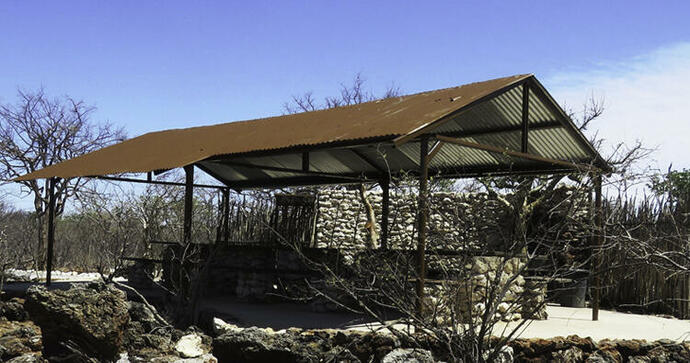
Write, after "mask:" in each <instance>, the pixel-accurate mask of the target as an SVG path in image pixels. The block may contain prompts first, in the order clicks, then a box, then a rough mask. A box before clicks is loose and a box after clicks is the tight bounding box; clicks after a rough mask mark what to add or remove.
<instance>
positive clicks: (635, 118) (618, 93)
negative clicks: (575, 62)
mask: <svg viewBox="0 0 690 363" xmlns="http://www.w3.org/2000/svg"><path fill="white" fill-rule="evenodd" d="M544 85H545V86H546V87H547V89H549V91H550V92H551V93H552V94H553V96H554V97H555V98H556V100H558V102H560V103H561V104H566V105H568V106H570V107H574V108H575V109H576V110H577V107H578V106H579V105H581V104H583V103H584V102H585V101H586V100H587V99H588V98H589V97H591V96H592V95H594V97H595V98H599V97H603V98H604V100H605V107H606V108H605V111H604V114H603V116H602V117H601V119H600V120H598V121H596V123H595V124H594V125H593V126H592V130H591V131H596V130H598V131H599V135H600V136H602V137H604V138H605V139H606V140H607V141H608V145H609V146H610V145H611V144H615V143H617V142H620V141H625V142H627V143H632V142H634V141H635V140H638V139H639V140H641V141H642V142H643V143H644V144H645V145H646V146H648V147H658V151H657V152H655V153H654V154H653V155H652V159H653V160H650V166H651V167H654V168H660V169H665V168H667V167H668V164H669V163H673V167H674V168H676V169H678V168H690V142H689V139H690V43H678V44H674V45H672V46H668V47H664V48H660V49H657V50H655V51H653V52H651V53H648V54H643V55H640V56H637V57H634V58H631V59H627V60H618V61H615V62H606V63H600V64H596V65H595V66H593V67H592V68H591V69H587V70H582V71H567V72H561V73H558V74H555V75H553V76H551V77H548V78H546V79H544ZM604 152H605V151H604Z"/></svg>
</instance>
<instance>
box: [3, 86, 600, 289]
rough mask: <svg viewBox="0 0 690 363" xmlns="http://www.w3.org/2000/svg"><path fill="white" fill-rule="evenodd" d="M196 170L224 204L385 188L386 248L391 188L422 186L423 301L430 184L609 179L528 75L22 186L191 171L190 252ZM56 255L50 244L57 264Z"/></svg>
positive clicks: (177, 137) (168, 149) (106, 157)
mask: <svg viewBox="0 0 690 363" xmlns="http://www.w3.org/2000/svg"><path fill="white" fill-rule="evenodd" d="M194 166H196V167H197V168H199V169H200V170H202V171H204V172H206V173H207V174H209V175H210V176H211V177H213V178H215V179H217V180H218V181H219V182H221V183H222V184H223V187H222V188H225V189H226V192H227V189H235V190H242V189H249V188H275V187H284V186H301V185H324V184H351V183H363V182H379V183H380V184H381V186H382V188H383V199H384V200H383V212H382V214H383V215H382V235H381V244H382V246H383V247H384V248H385V247H386V241H387V231H388V226H387V224H388V194H389V193H388V186H389V183H390V180H391V178H394V177H396V176H398V175H401V174H403V173H405V174H414V175H417V176H418V177H419V180H420V188H419V189H420V197H419V203H420V208H419V210H420V211H421V212H420V213H419V217H418V229H417V230H418V245H417V258H418V261H417V264H418V269H419V271H418V276H419V279H418V284H417V293H418V297H419V300H420V301H421V297H422V295H423V286H424V276H425V257H424V256H425V249H426V214H425V212H424V211H425V210H426V194H427V180H428V178H429V176H430V175H434V176H436V177H443V178H462V177H476V176H482V175H520V174H555V173H593V174H594V175H597V178H600V175H601V173H605V172H607V171H608V166H607V164H606V162H605V161H604V160H603V158H602V157H601V156H600V155H599V154H598V153H597V151H596V150H595V149H594V147H593V146H592V145H591V144H590V143H589V142H588V141H587V139H586V138H585V137H584V136H583V135H582V133H581V132H580V131H579V130H578V129H577V127H575V125H574V124H573V122H572V121H571V120H570V118H569V117H568V116H567V114H566V113H565V112H564V111H563V110H562V109H561V108H560V107H559V106H558V104H557V103H556V102H555V101H554V100H553V98H552V97H551V96H550V95H549V93H548V92H547V91H546V90H545V88H544V87H543V86H542V85H541V83H540V82H539V81H538V80H537V79H536V78H535V77H534V76H533V75H529V74H528V75H517V76H511V77H505V78H499V79H494V80H489V81H485V82H477V83H471V84H467V85H463V86H459V87H453V88H446V89H441V90H436V91H430V92H422V93H418V94H413V95H407V96H402V97H392V98H387V99H383V100H377V101H372V102H367V103H362V104H357V105H351V106H345V107H338V108H333V109H327V110H320V111H313V112H305V113H298V114H291V115H283V116H277V117H270V118H263V119H257V120H249V121H239V122H231V123H224V124H218V125H212V126H203V127H193V128H187V129H173V130H165V131H159V132H153V133H148V134H145V135H142V136H139V137H135V138H132V139H129V140H126V141H124V142H121V143H119V144H115V145H112V146H109V147H106V148H103V149H100V150H97V151H94V152H92V153H89V154H86V155H82V156H79V157H76V158H74V159H70V160H67V161H64V162H61V163H58V164H55V165H52V166H49V167H47V168H44V169H41V170H37V171H34V172H32V173H30V174H27V175H24V176H21V177H19V178H17V180H27V179H38V178H51V179H52V178H72V177H85V176H92V177H104V178H117V179H120V180H125V179H123V178H120V177H118V176H116V175H118V174H122V173H151V172H160V171H164V170H169V169H173V168H180V167H182V168H184V169H185V173H186V183H184V185H185V187H186V198H185V226H184V227H185V228H184V235H183V236H182V242H183V243H189V242H190V236H191V213H192V210H191V197H192V189H193V187H194V185H193V172H194ZM114 175H115V176H114ZM149 175H150V174H149ZM126 180H130V181H137V182H154V181H153V180H151V178H148V179H147V180H140V179H138V180H137V179H126ZM597 180H599V179H597ZM597 190H599V192H598V195H600V188H597ZM597 200H598V201H600V200H601V198H600V197H598V198H597ZM51 205H52V203H51ZM49 208H50V207H49ZM51 216H52V212H50V211H49V219H51V218H52V217H51ZM51 225H52V223H51ZM49 235H50V236H52V227H51V228H50V231H49ZM51 246H52V237H51V238H49V254H50V250H51ZM49 259H50V256H49Z"/></svg>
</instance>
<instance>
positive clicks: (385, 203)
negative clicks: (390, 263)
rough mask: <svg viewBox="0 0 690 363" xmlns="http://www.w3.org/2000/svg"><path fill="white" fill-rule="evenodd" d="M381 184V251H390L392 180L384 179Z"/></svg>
mask: <svg viewBox="0 0 690 363" xmlns="http://www.w3.org/2000/svg"><path fill="white" fill-rule="evenodd" d="M379 184H381V192H382V193H381V194H382V195H381V197H382V200H381V249H384V250H385V249H388V217H389V215H390V179H389V178H387V177H386V178H384V179H382V180H381V181H380V182H379Z"/></svg>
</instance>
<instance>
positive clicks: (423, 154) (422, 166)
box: [416, 136, 429, 318]
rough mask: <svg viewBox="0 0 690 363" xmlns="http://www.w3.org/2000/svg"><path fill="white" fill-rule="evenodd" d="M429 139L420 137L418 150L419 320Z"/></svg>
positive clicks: (422, 289) (422, 305)
mask: <svg viewBox="0 0 690 363" xmlns="http://www.w3.org/2000/svg"><path fill="white" fill-rule="evenodd" d="M428 154H429V139H428V137H426V136H424V137H422V140H421V143H420V148H419V211H418V214H417V237H418V239H417V286H416V290H417V291H416V292H417V314H418V317H419V318H422V317H423V313H424V279H425V277H426V227H427V226H426V220H427V214H428V211H427V208H428V201H427V198H428V185H427V181H428V179H429V160H428V158H427V155H428Z"/></svg>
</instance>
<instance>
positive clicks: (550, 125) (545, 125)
mask: <svg viewBox="0 0 690 363" xmlns="http://www.w3.org/2000/svg"><path fill="white" fill-rule="evenodd" d="M557 127H563V123H561V122H560V121H546V122H540V123H539V124H537V125H530V129H531V130H548V129H554V128H557ZM522 130H523V127H522V124H520V125H517V126H516V125H511V126H505V127H497V128H486V129H477V130H468V131H454V132H439V133H430V134H429V135H443V136H449V137H475V136H486V135H496V134H507V133H511V132H520V131H522Z"/></svg>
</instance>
